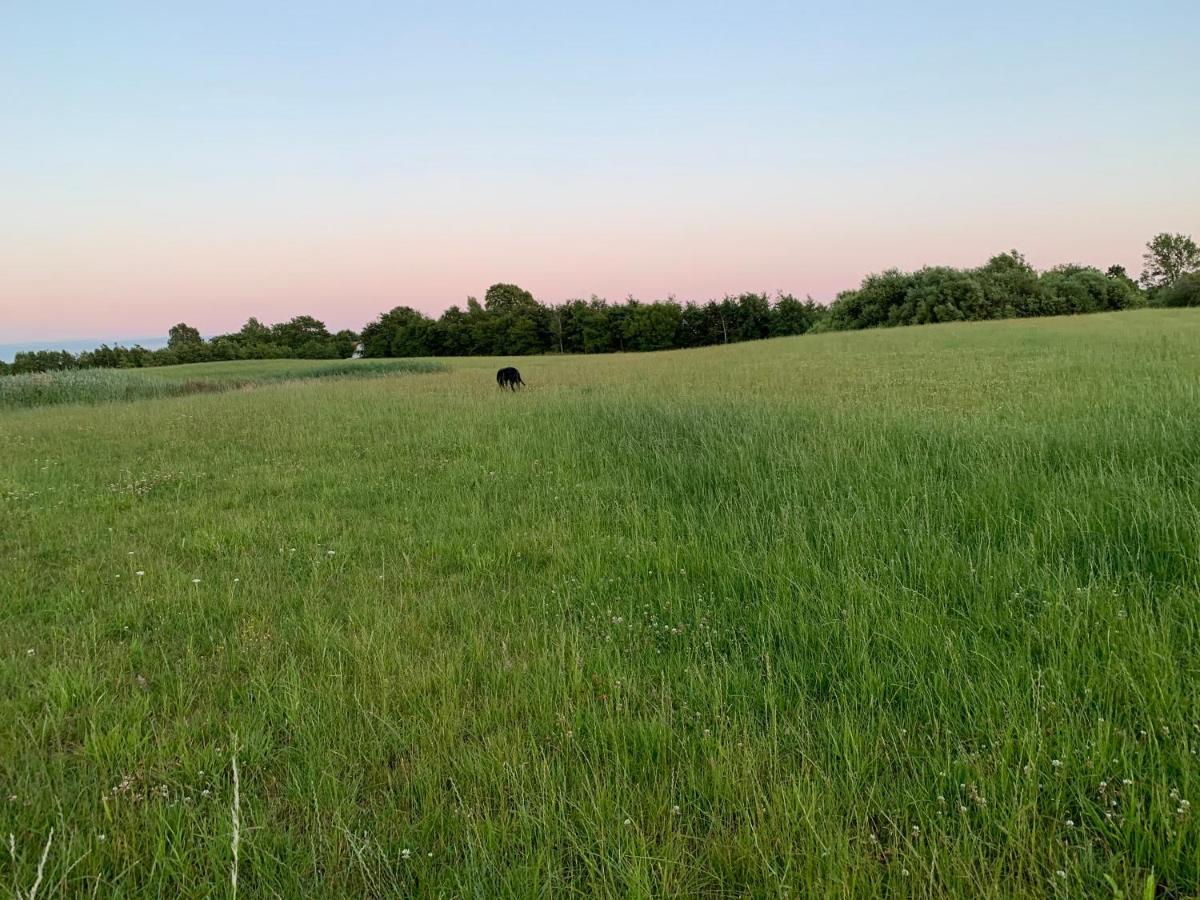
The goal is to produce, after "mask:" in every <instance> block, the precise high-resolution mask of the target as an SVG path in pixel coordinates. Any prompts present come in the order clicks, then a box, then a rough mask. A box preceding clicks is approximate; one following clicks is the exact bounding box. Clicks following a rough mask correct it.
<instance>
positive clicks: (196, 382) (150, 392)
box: [0, 359, 441, 409]
mask: <svg viewBox="0 0 1200 900" xmlns="http://www.w3.org/2000/svg"><path fill="white" fill-rule="evenodd" d="M269 363H273V365H272V364H268V363H263V362H259V363H258V364H257V365H255V364H250V363H207V364H205V365H204V366H203V367H198V366H176V367H172V368H174V369H186V370H187V371H180V372H176V371H168V370H167V369H133V370H130V369H79V370H67V371H63V372H39V373H32V374H23V375H10V376H7V377H0V409H4V408H20V407H35V406H53V405H57V404H62V403H111V402H116V401H125V400H149V399H154V398H159V397H178V396H183V395H186V394H203V393H216V392H220V391H227V390H233V389H235V388H246V387H255V386H257V385H262V384H269V383H271V382H278V381H292V380H296V379H310V378H346V377H353V378H363V377H376V376H382V375H395V374H402V373H422V372H435V371H438V370H439V369H440V368H441V367H440V365H439V364H437V363H434V362H428V361H424V360H407V359H406V360H388V361H386V362H359V361H353V362H352V361H349V360H346V361H336V362H328V361H313V362H305V361H302V360H271V361H269Z"/></svg>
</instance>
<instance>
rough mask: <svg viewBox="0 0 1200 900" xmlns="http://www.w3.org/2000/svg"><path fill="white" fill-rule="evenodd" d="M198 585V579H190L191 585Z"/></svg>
mask: <svg viewBox="0 0 1200 900" xmlns="http://www.w3.org/2000/svg"><path fill="white" fill-rule="evenodd" d="M199 583H200V579H199V578H193V579H192V584H199Z"/></svg>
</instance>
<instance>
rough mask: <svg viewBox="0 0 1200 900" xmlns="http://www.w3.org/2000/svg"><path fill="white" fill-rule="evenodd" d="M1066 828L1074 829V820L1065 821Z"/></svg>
mask: <svg viewBox="0 0 1200 900" xmlns="http://www.w3.org/2000/svg"><path fill="white" fill-rule="evenodd" d="M1067 827H1068V828H1074V827H1075V820H1074V819H1067Z"/></svg>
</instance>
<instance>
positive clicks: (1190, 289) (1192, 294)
mask: <svg viewBox="0 0 1200 900" xmlns="http://www.w3.org/2000/svg"><path fill="white" fill-rule="evenodd" d="M1156 302H1157V304H1158V305H1159V306H1200V272H1189V273H1188V274H1187V275H1180V276H1179V278H1178V279H1177V280H1176V281H1175V283H1174V284H1173V285H1171V286H1170V287H1169V288H1166V289H1164V290H1163V291H1162V292H1161V293H1159V295H1158V297H1157V298H1156Z"/></svg>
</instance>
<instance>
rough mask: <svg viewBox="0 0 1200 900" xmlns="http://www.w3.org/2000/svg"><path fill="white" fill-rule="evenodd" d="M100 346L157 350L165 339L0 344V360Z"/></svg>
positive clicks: (83, 339) (95, 339) (162, 345)
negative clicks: (139, 345) (37, 352)
mask: <svg viewBox="0 0 1200 900" xmlns="http://www.w3.org/2000/svg"><path fill="white" fill-rule="evenodd" d="M101 344H108V346H110V347H113V346H116V345H117V344H120V345H121V346H122V347H132V346H133V345H134V344H141V345H142V346H143V347H145V348H146V349H147V350H157V349H158V348H159V347H165V346H167V339H166V338H165V337H141V338H116V339H113V338H109V339H107V340H105V339H104V338H78V339H76V340H70V341H52V340H50V341H27V342H25V343H21V344H0V359H2V360H4V361H5V362H12V361H13V357H14V356H16V355H17V354H18V353H24V352H25V351H26V350H69V351H70V352H72V353H79V352H81V351H83V350H95V349H96V348H97V347H99V346H100V345H101Z"/></svg>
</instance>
